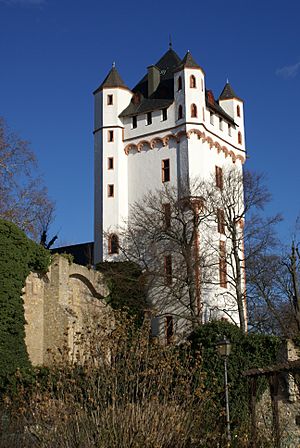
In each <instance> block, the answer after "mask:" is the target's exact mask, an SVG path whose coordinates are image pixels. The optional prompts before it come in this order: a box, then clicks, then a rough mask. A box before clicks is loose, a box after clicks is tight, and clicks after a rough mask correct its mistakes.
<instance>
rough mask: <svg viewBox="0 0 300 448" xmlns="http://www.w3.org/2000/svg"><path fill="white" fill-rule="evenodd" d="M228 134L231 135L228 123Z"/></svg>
mask: <svg viewBox="0 0 300 448" xmlns="http://www.w3.org/2000/svg"><path fill="white" fill-rule="evenodd" d="M228 135H229V136H230V137H231V126H230V124H229V125H228Z"/></svg>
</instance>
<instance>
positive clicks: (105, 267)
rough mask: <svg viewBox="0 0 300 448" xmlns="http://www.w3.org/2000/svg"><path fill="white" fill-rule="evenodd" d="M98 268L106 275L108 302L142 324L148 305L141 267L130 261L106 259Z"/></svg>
mask: <svg viewBox="0 0 300 448" xmlns="http://www.w3.org/2000/svg"><path fill="white" fill-rule="evenodd" d="M96 269H97V270H98V271H100V272H102V274H103V275H104V278H105V280H106V282H107V286H108V289H109V291H110V292H109V295H108V297H106V301H107V303H108V304H109V305H110V306H111V307H112V308H113V309H118V310H123V311H126V312H127V313H128V315H129V316H132V317H135V320H136V323H137V324H138V325H140V324H141V323H142V322H143V319H144V312H145V309H146V308H147V306H148V305H147V301H146V294H145V290H144V282H143V275H142V272H141V269H140V267H139V266H138V265H136V264H135V263H132V262H130V261H125V262H107V261H106V262H103V263H98V264H97V266H96Z"/></svg>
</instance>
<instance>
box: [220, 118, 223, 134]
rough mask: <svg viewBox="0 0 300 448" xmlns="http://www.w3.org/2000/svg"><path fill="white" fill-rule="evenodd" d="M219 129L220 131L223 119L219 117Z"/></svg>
mask: <svg viewBox="0 0 300 448" xmlns="http://www.w3.org/2000/svg"><path fill="white" fill-rule="evenodd" d="M219 129H220V131H223V120H222V118H220V121H219Z"/></svg>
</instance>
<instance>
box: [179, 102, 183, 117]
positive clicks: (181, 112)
mask: <svg viewBox="0 0 300 448" xmlns="http://www.w3.org/2000/svg"><path fill="white" fill-rule="evenodd" d="M182 118H183V109H182V106H181V104H180V106H178V120H181V119H182Z"/></svg>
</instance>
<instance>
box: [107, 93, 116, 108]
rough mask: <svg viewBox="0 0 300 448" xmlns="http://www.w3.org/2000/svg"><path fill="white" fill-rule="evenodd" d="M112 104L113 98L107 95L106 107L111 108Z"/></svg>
mask: <svg viewBox="0 0 300 448" xmlns="http://www.w3.org/2000/svg"><path fill="white" fill-rule="evenodd" d="M113 104H114V96H113V95H107V105H108V106H112V105H113Z"/></svg>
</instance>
